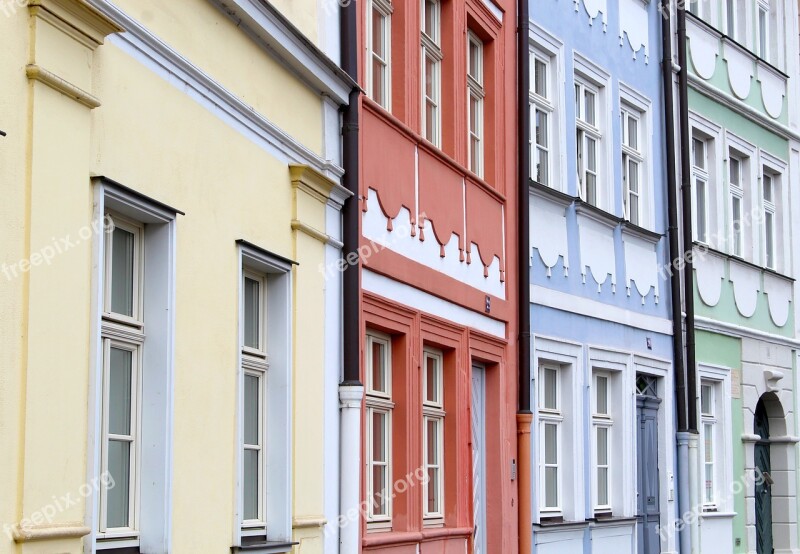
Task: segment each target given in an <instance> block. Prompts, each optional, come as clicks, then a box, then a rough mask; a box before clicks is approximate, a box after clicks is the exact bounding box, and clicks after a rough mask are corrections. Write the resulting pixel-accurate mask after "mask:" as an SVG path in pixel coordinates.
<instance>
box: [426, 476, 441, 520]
mask: <svg viewBox="0 0 800 554" xmlns="http://www.w3.org/2000/svg"><path fill="white" fill-rule="evenodd" d="M440 476H441V473H440V470H439V468H436V467H429V468H428V498H427V501H428V502H427V503H428V509H427V512H428V513H430V514H435V513H439V479H440Z"/></svg>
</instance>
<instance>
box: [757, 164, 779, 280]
mask: <svg viewBox="0 0 800 554" xmlns="http://www.w3.org/2000/svg"><path fill="white" fill-rule="evenodd" d="M767 183H769V190H770V196H771V200H768V199H767ZM779 183H780V175H778V174H776V173H774V172H773V171H772V169H771V168H769V167H768V166H764V167H763V168H762V170H761V187H760V188H761V195H760V196H761V210H762V213H761V216H762V223H761V247H762V252H763V256H762V260H761V261H762V264H763V265H764V267H766V268H768V269H772V270H777V268H778V229H777V227H778V211H777V205H776V202H775V197H776V196H777V193H778V191H779V190H780V185H779ZM768 216H771V220H772V228H771V229H767V217H768Z"/></svg>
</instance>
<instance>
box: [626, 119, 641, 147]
mask: <svg viewBox="0 0 800 554" xmlns="http://www.w3.org/2000/svg"><path fill="white" fill-rule="evenodd" d="M628 146H630V147H631V148H633V149H634V150H639V121H638V120H637V119H636V118H634V117H630V116H628Z"/></svg>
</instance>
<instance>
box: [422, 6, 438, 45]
mask: <svg viewBox="0 0 800 554" xmlns="http://www.w3.org/2000/svg"><path fill="white" fill-rule="evenodd" d="M436 16H437V4H436V2H434V1H433V0H425V28H424V32H425V34H426V35H428V37H429V38H430V39H431V40H433V41H434V42H438V40H439V36H438V35H439V33H438V32H437V28H436V27H437V23H438V22H437V17H436Z"/></svg>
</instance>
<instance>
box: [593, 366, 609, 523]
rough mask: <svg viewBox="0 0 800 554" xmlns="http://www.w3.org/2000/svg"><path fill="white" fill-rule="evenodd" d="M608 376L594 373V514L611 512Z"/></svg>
mask: <svg viewBox="0 0 800 554" xmlns="http://www.w3.org/2000/svg"><path fill="white" fill-rule="evenodd" d="M609 385H610V376H609V374H608V373H605V372H595V373H594V394H593V398H592V400H593V410H592V429H593V431H594V436H593V437H592V439H593V445H594V464H593V466H594V484H595V486H594V509H595V511H596V512H610V511H611V456H610V454H611V452H612V444H611V437H612V427H613V425H614V420H613V418H612V417H611V409H610V402H609V401H610V397H609V393H610V386H609Z"/></svg>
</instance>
